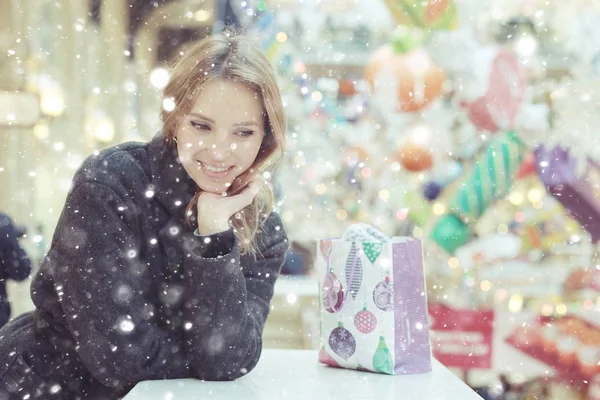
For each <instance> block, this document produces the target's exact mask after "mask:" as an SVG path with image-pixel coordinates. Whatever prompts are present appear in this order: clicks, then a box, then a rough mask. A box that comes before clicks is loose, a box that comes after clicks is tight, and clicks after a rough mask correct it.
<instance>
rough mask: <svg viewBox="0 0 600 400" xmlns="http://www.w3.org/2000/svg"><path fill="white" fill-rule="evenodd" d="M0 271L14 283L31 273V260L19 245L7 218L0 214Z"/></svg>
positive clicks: (11, 224)
mask: <svg viewBox="0 0 600 400" xmlns="http://www.w3.org/2000/svg"><path fill="white" fill-rule="evenodd" d="M0 270H3V271H4V273H5V276H6V277H7V278H9V279H12V280H15V281H22V280H25V279H26V278H27V277H28V276H29V274H30V273H31V260H30V259H29V257H28V256H27V253H25V250H23V248H22V247H21V245H20V244H19V240H18V238H17V234H16V232H15V228H14V225H13V223H12V221H11V220H10V218H9V217H7V216H6V215H1V214H0Z"/></svg>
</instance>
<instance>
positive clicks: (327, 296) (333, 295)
mask: <svg viewBox="0 0 600 400" xmlns="http://www.w3.org/2000/svg"><path fill="white" fill-rule="evenodd" d="M324 282H325V286H324V287H323V293H322V297H323V306H324V307H325V309H326V310H327V311H328V312H330V313H335V312H338V311H340V309H341V308H342V305H343V304H344V287H343V286H342V282H341V281H340V280H339V279H338V277H337V276H336V275H335V274H334V273H333V272H330V273H328V274H327V276H326V277H325V281H324Z"/></svg>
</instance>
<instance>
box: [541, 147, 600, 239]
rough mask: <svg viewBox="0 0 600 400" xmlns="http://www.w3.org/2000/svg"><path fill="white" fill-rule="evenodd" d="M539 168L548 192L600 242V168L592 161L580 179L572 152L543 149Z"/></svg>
mask: <svg viewBox="0 0 600 400" xmlns="http://www.w3.org/2000/svg"><path fill="white" fill-rule="evenodd" d="M535 158H536V165H537V168H538V173H539V175H540V177H541V179H542V182H544V184H545V185H546V187H547V189H548V191H549V192H550V193H551V194H552V195H553V196H555V197H556V199H557V200H558V201H560V202H561V203H562V205H563V206H564V207H565V208H566V209H567V210H568V212H569V214H570V215H572V216H573V217H574V218H575V219H576V220H577V221H579V223H580V224H581V226H582V227H583V228H585V229H586V230H587V231H588V232H589V233H590V235H592V240H593V241H594V242H597V241H598V240H600V224H598V221H599V220H600V167H599V166H598V164H596V163H595V162H593V161H591V160H589V161H588V165H587V168H586V170H585V172H584V173H583V174H582V175H581V176H578V173H577V166H576V161H575V159H574V158H573V157H572V156H570V154H569V151H568V150H566V149H564V148H561V147H555V148H553V149H547V148H546V147H544V146H539V147H538V148H537V149H536V151H535Z"/></svg>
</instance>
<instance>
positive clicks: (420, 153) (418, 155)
mask: <svg viewBox="0 0 600 400" xmlns="http://www.w3.org/2000/svg"><path fill="white" fill-rule="evenodd" d="M397 157H398V161H399V162H400V164H401V165H402V166H403V167H404V168H405V169H407V170H408V171H412V172H420V171H426V170H428V169H430V168H431V167H432V166H433V155H432V154H431V151H429V150H428V149H426V148H425V147H423V146H421V145H419V144H418V143H414V142H411V141H408V142H406V143H404V144H403V145H402V146H400V148H399V149H398V154H397Z"/></svg>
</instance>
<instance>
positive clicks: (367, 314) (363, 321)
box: [354, 305, 377, 334]
mask: <svg viewBox="0 0 600 400" xmlns="http://www.w3.org/2000/svg"><path fill="white" fill-rule="evenodd" d="M354 326H355V327H356V329H358V331H359V332H360V333H364V334H367V333H371V332H373V331H374V330H375V328H376V327H377V317H375V314H373V313H372V312H371V311H367V306H366V305H365V306H364V307H363V309H362V311H359V312H357V313H356V315H355V316H354Z"/></svg>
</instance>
